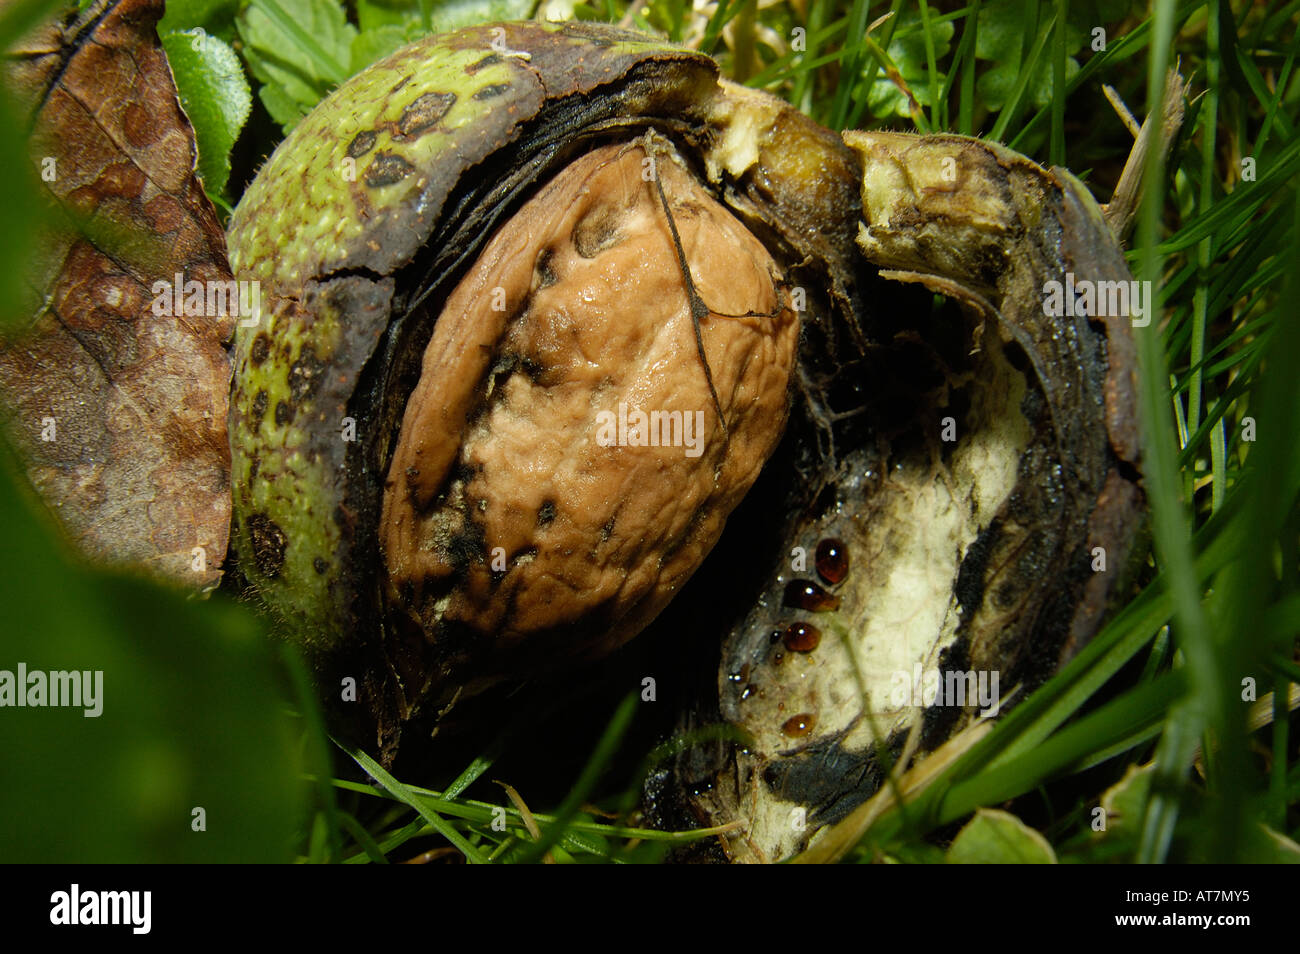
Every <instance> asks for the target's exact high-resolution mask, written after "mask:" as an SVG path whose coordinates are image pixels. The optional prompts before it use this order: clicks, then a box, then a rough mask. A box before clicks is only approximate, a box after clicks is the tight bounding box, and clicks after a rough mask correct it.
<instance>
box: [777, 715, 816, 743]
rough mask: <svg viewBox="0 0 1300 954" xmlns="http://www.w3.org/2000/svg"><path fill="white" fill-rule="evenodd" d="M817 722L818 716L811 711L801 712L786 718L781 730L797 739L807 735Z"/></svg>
mask: <svg viewBox="0 0 1300 954" xmlns="http://www.w3.org/2000/svg"><path fill="white" fill-rule="evenodd" d="M816 724H817V717H816V716H815V715H813V714H812V713H811V712H801V713H799V714H798V715H797V716H792V717H791V718H789V719H786V720H785V723H784V724H783V725H782V726H781V731H782V732H784V733H785V734H786V735H788V736H790V738H792V739H797V738H800V737H802V736H805V735H807V734H808V733H809V732H811V731H812V730H813V726H815V725H816Z"/></svg>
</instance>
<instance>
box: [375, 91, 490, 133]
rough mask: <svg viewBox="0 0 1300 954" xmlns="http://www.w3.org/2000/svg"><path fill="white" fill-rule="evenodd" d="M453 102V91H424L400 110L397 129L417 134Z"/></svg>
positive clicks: (444, 114)
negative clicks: (400, 115)
mask: <svg viewBox="0 0 1300 954" xmlns="http://www.w3.org/2000/svg"><path fill="white" fill-rule="evenodd" d="M491 88H492V87H490V86H489V87H488V89H491ZM508 88H509V87H507V89H508ZM455 102H456V94H455V93H425V94H424V95H423V96H421V97H420V98H419V99H417V100H416V101H415V102H413V103H411V105H410V106H407V107H406V109H404V110H403V111H402V118H401V119H400V120H399V121H398V123H397V129H398V131H399V132H400V133H401V134H402V135H403V136H414V135H417V134H418V133H421V132H423V131H424V130H426V129H428V128H429V127H430V126H432V125H433V124H434V123H436V122H437V121H438V120H440V119H442V117H443V116H446V115H447V111H448V110H449V109H451V107H452V106H453V105H454V104H455Z"/></svg>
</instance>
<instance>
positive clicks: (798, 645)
mask: <svg viewBox="0 0 1300 954" xmlns="http://www.w3.org/2000/svg"><path fill="white" fill-rule="evenodd" d="M781 640H782V641H783V642H784V643H785V648H786V649H788V650H790V651H791V652H796V653H810V652H812V651H813V650H814V649H816V648H817V646H818V645H819V644H820V643H821V641H822V631H821V630H820V629H818V628H817V627H816V626H814V625H813V624H812V623H791V624H790V625H789V626H787V627H786V628H785V631H784V632H783V633H782V634H781Z"/></svg>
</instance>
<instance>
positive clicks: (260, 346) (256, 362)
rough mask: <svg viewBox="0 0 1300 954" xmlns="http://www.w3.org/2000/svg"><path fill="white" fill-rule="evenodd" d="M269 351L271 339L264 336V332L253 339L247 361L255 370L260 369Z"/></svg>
mask: <svg viewBox="0 0 1300 954" xmlns="http://www.w3.org/2000/svg"><path fill="white" fill-rule="evenodd" d="M270 351H271V339H270V338H268V337H267V336H266V332H265V331H263V332H261V333H260V334H259V335H258V336H257V337H256V338H254V339H253V347H251V348H250V349H249V350H248V361H249V363H250V364H252V366H253V367H255V368H260V367H261V366H262V362H263V361H265V360H266V357H267V355H268V354H270Z"/></svg>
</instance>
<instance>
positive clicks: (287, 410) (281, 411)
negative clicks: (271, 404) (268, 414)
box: [275, 401, 293, 427]
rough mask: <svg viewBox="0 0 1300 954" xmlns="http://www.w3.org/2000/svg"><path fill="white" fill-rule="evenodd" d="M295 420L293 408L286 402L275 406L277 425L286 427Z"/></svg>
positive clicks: (280, 402)
mask: <svg viewBox="0 0 1300 954" xmlns="http://www.w3.org/2000/svg"><path fill="white" fill-rule="evenodd" d="M291 420H293V408H292V407H290V406H289V405H288V404H286V403H285V402H284V401H279V402H277V403H276V405H275V423H277V424H279V425H280V426H281V427H284V426H285V425H286V424H288V423H289V422H290V421H291Z"/></svg>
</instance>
